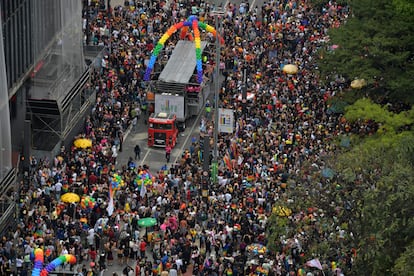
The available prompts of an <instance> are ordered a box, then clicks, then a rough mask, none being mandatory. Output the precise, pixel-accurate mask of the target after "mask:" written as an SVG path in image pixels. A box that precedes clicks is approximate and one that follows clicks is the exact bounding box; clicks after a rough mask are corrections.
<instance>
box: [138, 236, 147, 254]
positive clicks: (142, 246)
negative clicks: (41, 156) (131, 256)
mask: <svg viewBox="0 0 414 276" xmlns="http://www.w3.org/2000/svg"><path fill="white" fill-rule="evenodd" d="M146 250H147V243H146V242H145V241H144V240H141V242H140V244H139V252H140V253H141V258H145V251H146Z"/></svg>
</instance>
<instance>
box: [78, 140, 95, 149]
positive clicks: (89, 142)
mask: <svg viewBox="0 0 414 276" xmlns="http://www.w3.org/2000/svg"><path fill="white" fill-rule="evenodd" d="M73 145H75V147H77V148H81V149H86V148H90V147H92V140H91V139H86V138H79V139H76V140H75V141H74V142H73Z"/></svg>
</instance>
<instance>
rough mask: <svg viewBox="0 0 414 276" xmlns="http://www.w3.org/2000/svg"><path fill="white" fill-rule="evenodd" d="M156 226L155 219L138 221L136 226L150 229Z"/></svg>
mask: <svg viewBox="0 0 414 276" xmlns="http://www.w3.org/2000/svg"><path fill="white" fill-rule="evenodd" d="M155 224H157V220H156V219H155V218H143V219H139V220H138V226H140V227H151V226H154V225H155Z"/></svg>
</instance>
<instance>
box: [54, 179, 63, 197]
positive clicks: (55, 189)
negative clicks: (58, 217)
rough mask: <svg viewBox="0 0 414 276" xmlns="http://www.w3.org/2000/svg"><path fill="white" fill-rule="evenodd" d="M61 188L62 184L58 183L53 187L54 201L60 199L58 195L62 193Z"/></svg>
mask: <svg viewBox="0 0 414 276" xmlns="http://www.w3.org/2000/svg"><path fill="white" fill-rule="evenodd" d="M62 187H63V184H62V182H60V181H58V182H56V183H55V185H54V186H53V190H54V191H55V196H56V200H59V199H60V194H61V192H62Z"/></svg>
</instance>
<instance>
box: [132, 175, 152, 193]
mask: <svg viewBox="0 0 414 276" xmlns="http://www.w3.org/2000/svg"><path fill="white" fill-rule="evenodd" d="M154 181H155V177H153V176H152V174H151V173H150V172H149V171H140V172H139V173H138V175H137V177H136V178H135V179H134V186H135V188H138V190H141V187H142V184H144V185H145V186H149V185H152V184H153V183H154Z"/></svg>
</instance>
